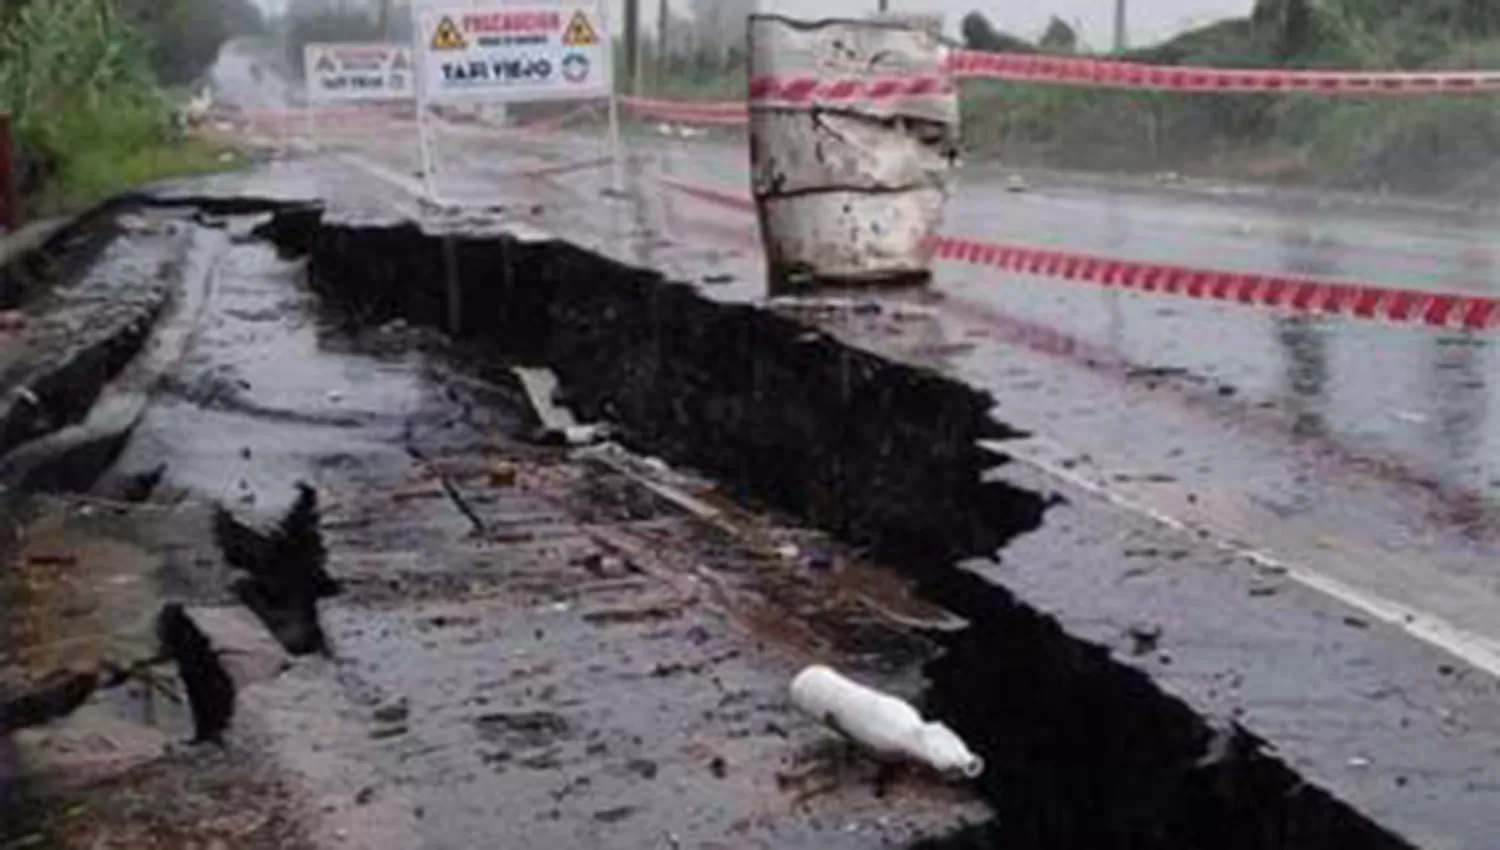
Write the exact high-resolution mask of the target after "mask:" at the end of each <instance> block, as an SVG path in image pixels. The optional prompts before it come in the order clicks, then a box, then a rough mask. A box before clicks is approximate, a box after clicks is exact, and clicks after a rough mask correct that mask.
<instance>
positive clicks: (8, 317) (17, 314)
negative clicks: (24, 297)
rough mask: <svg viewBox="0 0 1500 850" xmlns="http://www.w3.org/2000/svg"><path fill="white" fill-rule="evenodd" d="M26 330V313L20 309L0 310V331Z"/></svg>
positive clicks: (14, 331)
mask: <svg viewBox="0 0 1500 850" xmlns="http://www.w3.org/2000/svg"><path fill="white" fill-rule="evenodd" d="M24 330H26V314H25V313H22V312H21V311H20V310H5V311H3V312H0V333H19V332H21V331H24Z"/></svg>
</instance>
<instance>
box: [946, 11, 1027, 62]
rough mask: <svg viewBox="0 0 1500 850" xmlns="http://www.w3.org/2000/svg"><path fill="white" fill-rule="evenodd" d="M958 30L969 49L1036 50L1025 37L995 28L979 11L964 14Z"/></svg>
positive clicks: (994, 51) (1005, 51) (1008, 51)
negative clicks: (1018, 36)
mask: <svg viewBox="0 0 1500 850" xmlns="http://www.w3.org/2000/svg"><path fill="white" fill-rule="evenodd" d="M959 31H960V32H961V33H962V34H963V37H964V44H965V45H967V46H968V48H969V49H970V50H987V51H990V52H992V53H1035V52H1037V49H1036V46H1035V45H1033V44H1031V43H1030V42H1028V41H1026V40H1025V39H1021V38H1017V37H1015V36H1013V35H1010V34H1008V33H1004V32H1001V31H1000V30H998V29H995V25H994V24H992V23H990V19H989V18H986V17H985V16H984V15H983V14H982V13H980V12H970V13H969V14H967V15H964V19H963V22H962V23H961V24H960V25H959Z"/></svg>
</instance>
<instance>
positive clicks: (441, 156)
mask: <svg viewBox="0 0 1500 850" xmlns="http://www.w3.org/2000/svg"><path fill="white" fill-rule="evenodd" d="M413 133H414V131H413ZM332 138H334V136H333V135H332V134H330V139H332ZM434 138H435V150H437V151H438V157H437V159H438V162H439V171H438V173H437V174H436V175H434V179H433V184H434V187H435V188H436V190H437V192H438V193H439V196H440V198H441V199H442V200H443V202H444V203H445V204H448V205H452V206H461V207H466V208H470V209H475V208H490V209H496V208H498V207H501V206H503V207H505V208H506V213H507V214H508V215H510V216H512V217H514V218H516V219H517V220H520V221H524V223H526V224H528V225H534V226H536V227H539V228H541V229H543V230H546V231H550V232H555V233H560V234H563V235H565V236H567V237H569V238H573V239H576V240H578V241H580V242H582V243H584V244H588V245H591V246H593V247H595V248H598V249H600V250H604V251H606V252H608V253H612V254H614V255H616V256H620V257H622V258H625V259H628V260H630V261H632V262H637V263H642V264H646V265H650V266H654V267H657V268H661V269H663V270H664V271H667V272H668V273H669V274H672V275H674V276H676V277H679V278H681V279H688V280H697V281H700V282H702V283H703V284H704V288H705V290H706V291H708V292H709V293H710V294H712V295H713V296H714V297H719V298H727V299H755V298H759V297H762V294H763V288H762V287H763V283H762V279H763V270H762V266H761V261H760V258H759V251H758V247H757V245H756V238H757V237H756V235H755V233H756V231H755V227H754V221H753V218H752V217H750V216H749V215H748V214H747V213H746V212H744V211H742V210H737V209H732V208H728V207H726V206H723V205H719V204H714V203H711V202H705V201H704V200H702V199H700V198H697V197H692V196H690V195H687V194H684V193H682V192H678V191H672V190H669V189H667V188H664V187H663V186H662V185H661V184H660V183H659V182H657V181H656V179H655V178H658V177H662V176H665V177H668V178H670V179H673V180H677V181H681V182H683V183H688V184H693V185H698V186H705V187H709V188H712V189H716V190H721V191H726V192H729V193H733V194H743V193H744V191H745V188H744V187H745V180H746V171H747V169H746V166H745V163H744V161H743V159H742V154H741V152H740V150H739V149H738V148H737V147H736V146H735V145H736V142H735V141H734V140H733V139H720V140H714V139H711V138H709V139H694V140H686V141H685V140H682V139H679V138H672V139H668V138H665V137H664V136H662V135H658V134H657V133H656V132H655V131H653V130H652V129H651V128H641V129H638V131H637V132H636V133H635V134H634V135H633V136H632V138H631V139H630V141H629V144H628V149H629V154H630V157H629V160H628V161H627V164H626V166H625V168H624V169H623V174H622V180H623V186H624V188H625V190H626V196H625V197H624V198H622V199H616V200H614V201H608V202H605V201H602V200H601V196H602V194H603V193H604V192H605V190H606V189H607V187H608V185H609V182H610V180H611V179H612V176H611V174H610V171H609V169H608V168H607V167H604V166H601V165H599V164H597V162H598V158H599V156H600V155H601V154H604V153H607V148H606V147H605V145H604V144H603V142H602V141H601V140H600V139H599V138H597V137H593V136H589V135H586V134H584V133H581V132H580V133H577V134H569V135H563V136H547V135H541V136H529V135H527V134H503V135H498V136H497V135H496V134H494V133H493V132H491V131H489V130H486V129H483V128H475V127H457V126H452V125H448V126H446V127H444V128H442V129H440V130H439V131H438V132H436V133H435V136H434ZM337 141H338V144H339V145H341V146H342V149H344V150H345V151H352V152H354V153H353V159H352V160H351V161H353V162H365V163H373V164H375V165H377V166H378V167H382V168H385V169H387V170H388V171H393V172H397V173H401V174H413V175H415V174H416V173H418V169H419V168H420V162H419V160H418V158H417V157H416V154H415V146H414V145H411V144H408V143H407V141H406V137H404V136H402V135H401V134H400V133H399V132H394V131H393V132H391V133H386V134H383V135H382V137H381V138H380V139H378V140H376V139H373V138H371V137H370V136H369V135H368V134H367V133H363V132H360V131H350V132H348V133H345V134H343V135H341V136H338V137H337ZM410 182H411V185H412V187H413V188H414V190H420V185H419V184H418V183H417V181H416V180H415V177H413V178H412V180H411V181H410ZM1494 224H1495V222H1494V220H1493V219H1492V218H1487V217H1483V216H1481V215H1479V214H1474V213H1465V212H1451V213H1437V212H1433V211H1424V212H1409V213H1403V212H1401V211H1400V210H1399V208H1396V207H1374V206H1370V207H1349V208H1341V209H1339V210H1337V211H1330V210H1327V209H1318V208H1317V205H1316V204H1309V203H1307V202H1306V201H1305V199H1296V200H1293V201H1290V202H1280V201H1278V200H1276V199H1273V198H1263V197H1253V196H1251V197H1246V196H1241V195H1238V194H1232V193H1227V192H1214V191H1201V190H1192V191H1189V190H1167V189H1155V188H1152V189H1141V188H1135V189H1123V188H1108V187H1100V186H1099V185H1097V183H1095V184H1094V185H1087V184H1085V183H1084V182H1083V181H1067V180H1054V181H1053V182H1051V183H1048V182H1046V181H1043V180H1039V181H1038V183H1037V185H1036V186H1034V187H1033V188H1032V190H1031V191H1029V192H1027V193H1024V194H1013V193H1009V192H1006V191H1005V186H1004V183H1003V182H1001V181H1000V180H998V179H995V175H994V174H993V173H992V172H990V173H987V172H986V171H985V170H984V169H976V173H975V174H974V176H973V177H972V178H967V177H966V178H961V179H960V186H959V189H958V192H957V194H956V197H955V198H954V200H953V202H952V205H951V207H950V210H949V215H948V225H947V227H946V228H945V229H946V232H948V233H950V234H953V235H957V236H975V237H982V238H987V239H993V240H995V241H1001V242H1014V243H1022V244H1035V245H1047V246H1060V247H1066V248H1070V249H1074V250H1078V251H1085V252H1092V253H1098V254H1106V255H1112V256H1120V257H1124V258H1129V259H1138V260H1158V261H1164V262H1171V263H1176V264H1181V265H1187V266H1199V267H1208V268H1224V269H1239V270H1259V271H1279V272H1290V273H1297V274H1315V275H1320V276H1327V277H1331V278H1347V279H1351V280H1364V281H1367V282H1372V283H1379V284H1384V285H1388V286H1404V287H1411V288H1422V289H1434V290H1437V289H1441V290H1448V291H1456V292H1473V293H1492V292H1494V291H1495V289H1496V280H1497V279H1496V276H1495V273H1494V271H1493V249H1492V248H1490V247H1489V246H1488V244H1487V242H1486V235H1487V233H1488V231H1489V229H1490V228H1491V227H1492V226H1493V225H1494ZM935 289H936V290H937V291H938V292H939V293H941V294H942V296H943V298H942V300H941V301H940V302H938V303H937V304H936V305H935V309H936V313H935V319H934V321H932V322H928V323H923V324H922V325H921V326H920V329H917V328H913V327H908V328H906V329H905V330H903V331H902V332H901V334H899V335H898V336H897V337H891V338H889V339H886V340H885V341H884V343H882V344H888V347H889V348H890V349H892V350H895V351H899V352H903V353H904V354H905V355H906V356H909V357H912V358H915V359H919V360H923V361H927V362H931V363H933V364H934V365H936V366H939V367H940V368H944V369H947V370H950V371H952V372H953V373H955V374H958V375H961V376H962V377H964V378H965V379H966V380H969V381H971V382H973V383H974V384H975V385H977V386H981V387H984V388H987V389H989V390H991V391H992V392H993V393H994V394H995V397H996V399H997V402H998V407H997V413H996V415H997V418H999V419H1001V420H1003V421H1005V422H1006V423H1007V424H1010V425H1012V426H1015V427H1019V428H1022V429H1026V430H1028V431H1031V432H1032V433H1034V434H1035V435H1036V439H1034V440H1032V441H1028V442H1027V443H1025V444H1021V445H1020V446H1017V447H1016V450H1017V451H1018V453H1020V454H1021V455H1022V456H1024V457H1025V458H1026V459H1027V460H1028V461H1030V462H1032V463H1035V464H1038V465H1041V466H1044V467H1046V468H1048V469H1049V470H1051V471H1053V472H1055V473H1057V474H1059V475H1063V476H1066V477H1068V478H1070V479H1073V480H1075V481H1077V482H1078V483H1081V484H1084V485H1085V486H1088V487H1090V488H1091V489H1097V490H1099V491H1102V492H1105V493H1106V494H1107V495H1108V496H1109V497H1110V498H1115V499H1118V500H1121V501H1122V502H1124V503H1127V504H1129V505H1130V506H1132V507H1133V508H1136V509H1138V510H1141V511H1144V512H1147V513H1151V514H1153V515H1156V516H1166V517H1170V518H1171V519H1172V520H1173V521H1175V522H1181V523H1184V524H1186V525H1188V526H1190V527H1195V528H1201V529H1203V530H1204V531H1205V533H1208V534H1212V535H1213V536H1214V537H1215V538H1216V539H1219V540H1222V541H1224V542H1225V543H1226V545H1230V546H1233V547H1235V548H1242V549H1248V550H1251V551H1254V552H1256V553H1258V554H1259V555H1261V556H1264V557H1267V558H1270V559H1273V560H1279V561H1282V562H1284V563H1287V564H1292V565H1296V566H1298V567H1299V568H1306V569H1307V570H1309V571H1310V574H1312V575H1314V576H1315V579H1316V581H1317V582H1318V583H1319V585H1320V586H1322V587H1324V589H1325V590H1327V591H1328V592H1331V593H1333V594H1334V595H1337V596H1339V598H1341V599H1344V600H1345V601H1353V602H1354V603H1355V604H1356V606H1357V607H1362V608H1365V609H1366V610H1380V611H1384V612H1393V613H1390V615H1389V616H1391V618H1392V619H1395V620H1398V621H1404V622H1406V623H1407V624H1409V625H1410V626H1411V627H1412V628H1413V630H1415V631H1419V632H1421V633H1422V634H1423V635H1424V636H1428V637H1430V636H1431V635H1434V634H1436V635H1441V636H1442V637H1441V638H1440V642H1441V643H1442V645H1444V646H1445V648H1448V649H1450V651H1458V652H1460V653H1461V654H1464V655H1465V657H1468V658H1470V659H1471V660H1476V659H1477V660H1478V661H1479V662H1480V663H1482V664H1483V665H1484V666H1487V667H1488V668H1489V669H1491V670H1492V671H1500V597H1497V593H1500V575H1497V574H1496V571H1495V567H1494V562H1493V557H1492V552H1493V547H1494V545H1495V542H1496V540H1497V539H1500V522H1497V519H1500V428H1496V427H1495V424H1494V423H1495V421H1496V414H1497V409H1496V400H1495V394H1494V393H1493V392H1492V391H1491V389H1490V382H1491V381H1492V380H1493V377H1492V376H1493V375H1495V374H1496V365H1497V363H1496V349H1495V346H1494V343H1493V340H1492V339H1491V338H1490V337H1489V336H1487V335H1483V334H1469V333H1463V332H1455V331H1445V330H1436V329H1427V328H1412V327H1399V326H1393V325H1384V324H1380V323H1374V322H1360V321H1354V320H1346V319H1339V318H1324V317H1304V316H1290V315H1283V314H1279V313H1276V312H1273V311H1263V310H1256V309H1252V308H1244V307H1239V306H1234V305H1221V304H1204V303H1200V302H1195V301H1190V300H1187V299H1176V298H1170V297H1164V296H1146V295H1138V294H1130V293H1118V292H1107V291H1103V290H1100V289H1097V288H1094V287H1090V286H1086V285H1079V284H1069V283H1065V282H1061V281H1056V280H1049V279H1041V278H1035V277H1030V276H1026V275H1018V274H1011V273H1006V272H1000V271H990V270H980V269H973V268H967V267H962V266H956V265H940V267H939V268H938V274H937V281H936V286H935ZM863 338H866V339H868V338H869V337H868V335H866V336H865V337H863ZM877 347H880V345H877Z"/></svg>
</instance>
